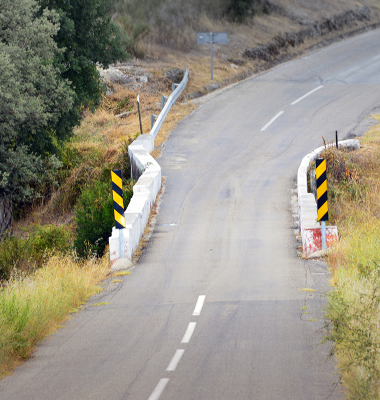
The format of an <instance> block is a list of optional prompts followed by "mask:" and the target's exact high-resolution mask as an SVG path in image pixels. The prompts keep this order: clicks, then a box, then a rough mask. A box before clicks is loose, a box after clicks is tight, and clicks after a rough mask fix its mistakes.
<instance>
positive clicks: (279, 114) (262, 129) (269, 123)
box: [261, 111, 284, 131]
mask: <svg viewBox="0 0 380 400" xmlns="http://www.w3.org/2000/svg"><path fill="white" fill-rule="evenodd" d="M283 113H284V111H280V112H279V113H278V114H277V115H275V116H274V117H273V118H272V119H271V120H270V121H269V122H268V123H267V124H266V125H265V126H264V127H263V128H261V131H265V129H267V128H268V126H269V125H271V124H273V122H274V121H276V119H277V118H278V117H280V116H281V115H282V114H283Z"/></svg>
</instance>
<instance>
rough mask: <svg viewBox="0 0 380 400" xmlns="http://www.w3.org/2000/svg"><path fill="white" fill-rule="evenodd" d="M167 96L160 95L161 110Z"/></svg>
mask: <svg viewBox="0 0 380 400" xmlns="http://www.w3.org/2000/svg"><path fill="white" fill-rule="evenodd" d="M167 100H168V97H166V96H161V111H162V110H163V108H164V106H165V103H166V102H167Z"/></svg>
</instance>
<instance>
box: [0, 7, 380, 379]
mask: <svg viewBox="0 0 380 400" xmlns="http://www.w3.org/2000/svg"><path fill="white" fill-rule="evenodd" d="M84 3H85V6H84V5H83V4H84ZM84 3H83V2H74V1H71V0H69V1H67V0H41V1H35V0H16V1H14V0H0V27H1V29H0V63H1V65H2V67H3V68H2V75H1V76H0V117H1V118H0V237H1V242H0V378H1V377H2V376H4V375H5V374H7V373H9V372H10V371H11V370H12V368H13V367H14V366H15V365H17V364H18V363H19V362H20V361H21V360H23V359H25V358H27V357H29V356H30V354H31V353H32V351H33V349H34V348H35V345H36V344H37V343H38V341H39V340H40V339H42V338H43V337H44V336H45V335H47V334H49V333H51V332H53V331H54V330H55V329H57V327H59V325H60V324H61V323H62V322H63V321H64V320H65V319H66V318H67V315H68V313H70V312H72V311H74V310H76V309H77V308H78V307H79V306H80V305H81V304H82V303H83V302H85V301H86V300H87V299H88V298H89V296H91V295H92V294H94V293H96V292H97V291H99V290H101V288H100V286H99V284H100V282H101V281H102V280H103V279H104V278H105V277H106V276H107V275H108V274H109V255H108V253H107V251H108V249H107V238H108V237H109V236H110V233H111V229H112V226H113V209H112V197H111V183H110V171H111V170H112V169H121V170H122V171H123V186H124V189H125V191H124V194H125V198H124V205H125V207H127V205H128V202H129V200H130V198H131V196H132V189H133V183H134V182H132V181H131V180H130V176H129V171H130V165H129V159H128V145H129V144H130V143H132V141H133V140H134V139H135V138H137V137H138V135H140V134H141V132H140V125H139V120H138V113H137V104H136V95H137V93H139V94H140V99H141V112H142V128H143V132H144V133H147V132H149V131H150V115H151V114H158V113H159V112H160V98H161V95H169V94H170V93H171V84H172V81H171V80H170V79H169V78H167V77H165V75H166V71H167V69H168V68H173V67H177V68H181V69H183V68H184V66H185V65H186V66H188V67H189V70H190V79H189V83H188V87H187V89H186V94H187V95H189V96H190V97H189V98H191V94H194V93H196V92H198V94H199V93H200V95H202V94H205V93H207V91H208V89H207V87H208V86H209V85H210V83H211V82H210V58H209V46H203V47H201V46H197V45H196V39H195V38H196V33H197V32H199V31H206V32H209V31H213V32H221V31H225V32H228V35H229V39H228V40H229V44H228V46H227V45H226V46H224V45H223V46H224V47H223V46H220V47H218V46H215V52H214V57H215V59H214V81H215V82H214V83H218V84H220V85H221V86H225V85H227V84H230V83H233V82H236V81H237V80H240V79H243V78H244V77H246V76H248V75H249V74H252V73H253V72H258V71H262V70H263V69H265V68H269V67H270V66H271V65H272V63H271V62H267V61H265V60H262V59H249V58H247V59H246V58H244V57H243V55H242V54H243V51H244V50H245V49H246V48H247V47H252V46H257V45H258V44H261V43H263V42H269V41H270V40H271V39H272V38H273V37H279V36H278V35H279V34H280V33H281V32H288V31H297V30H299V29H300V28H303V27H304V25H305V24H306V23H309V22H308V21H309V16H308V15H309V14H308V13H310V18H311V20H313V19H315V20H317V19H318V18H321V15H322V14H323V17H324V13H323V12H322V11H320V10H318V11H315V7H313V4H306V3H307V2H306V3H305V1H302V2H300V3H302V7H304V8H302V7H301V5H300V4H298V5H296V6H294V5H293V4H292V3H291V2H290V3H289V4H286V7H282V6H281V7H280V6H278V5H276V4H277V3H276V2H270V1H267V0H254V1H248V0H217V1H212V0H206V1H201V0H192V1H183V0H181V1H179V2H176V1H172V0H154V1H153V0H141V1H136V0H116V1H115V2H109V1H107V0H89V1H86V2H84ZM311 3H312V2H311ZM323 3H329V0H323ZM330 3H331V4H330V5H331V7H330V14H334V13H335V14H336V13H339V12H341V11H344V10H346V9H347V8H348V7H352V4H354V3H355V4H356V2H355V1H354V0H350V1H347V2H342V4H343V5H342V4H341V3H340V2H331V1H330ZM338 3H339V4H338ZM348 3H350V4H348ZM284 4H285V3H284ZM305 4H306V5H305ZM347 4H348V5H347ZM300 7H301V8H302V12H301V13H299V10H300ZM305 7H306V8H305ZM322 8H323V7H322ZM20 10H23V12H19V11H20ZM294 10H295V11H296V13H295V14H294ZM313 10H314V11H313ZM302 13H303V14H305V15H306V17H307V18H306V17H305V18H306V19H305V20H300V19H299V18H301V17H297V18H298V19H297V18H296V17H294V15H303V14H302ZM15 16H17V18H16V17H15ZM301 19H302V18H301ZM305 21H306V22H305ZM365 24H367V20H365V19H363V20H361V19H360V20H357V21H354V22H353V26H351V22H350V23H349V24H348V25H347V24H346V25H345V24H344V23H343V25H342V26H344V29H346V30H349V29H351V28H353V27H356V26H358V27H361V26H365ZM331 25H332V26H333V27H335V26H338V25H334V24H331ZM334 29H335V28H334ZM337 29H338V28H337ZM337 29H336V30H337ZM344 29H343V28H342V31H344ZM328 35H329V33H326V35H325V37H327V38H328V37H329V36H328ZM313 40H314V42H312V41H310V43H309V42H308V43H307V44H304V46H303V47H302V46H301V47H300V50H294V49H293V47H294V46H293V45H292V46H291V47H292V48H290V47H289V46H288V47H289V48H286V49H285V50H286V52H289V53H291V52H292V51H293V50H294V51H293V53H292V54H293V55H295V54H299V53H297V52H296V51H303V50H304V49H305V48H307V46H309V45H311V44H315V43H317V42H318V40H319V39H318V38H315V39H313ZM302 43H303V42H302ZM272 47H273V46H272ZM285 50H284V51H285ZM130 56H131V57H133V59H132V61H131V62H130V64H131V65H133V66H134V67H136V68H137V69H141V67H143V68H142V69H146V70H147V71H149V82H148V83H146V84H142V83H141V82H140V83H137V84H135V85H134V84H124V85H119V84H117V83H111V82H107V87H106V85H105V84H104V82H103V81H102V80H101V79H100V72H99V68H102V69H107V67H108V66H109V65H110V64H117V63H118V62H124V63H125V62H126V61H128V60H131V58H129V57H130ZM141 59H145V60H144V61H143V62H141ZM124 65H125V64H124ZM106 90H109V94H108V95H107V96H106V95H105V94H106ZM195 97H196V96H195ZM183 99H184V97H182V98H181V99H180V101H178V102H177V104H176V105H175V106H173V108H172V109H171V112H170V113H169V115H168V116H167V118H166V120H165V123H164V124H163V126H162V128H161V130H160V132H159V135H158V136H157V138H156V141H155V144H156V149H155V150H154V152H153V153H152V155H153V156H154V157H157V156H158V155H159V153H160V148H161V145H162V143H164V141H165V139H166V137H167V135H168V134H169V133H170V132H171V131H172V130H173V129H174V127H175V126H176V124H177V123H178V122H179V121H181V120H182V119H183V118H184V117H185V116H187V115H189V114H190V113H191V112H192V111H193V110H194V109H195V107H196V106H195V105H193V104H190V103H182V104H181V102H182V100H183ZM121 114H123V116H121ZM369 145H371V146H372V144H369ZM344 157H346V155H344ZM349 163H351V161H349ZM350 165H351V164H350ZM350 168H351V167H350ZM358 176H359V175H358ZM363 176H364V175H363ZM361 177H362V175H360V179H362V178H361ZM355 179H356V178H355ZM355 179H354V181H355V182H357V183H355V185H356V186H355V185H351V186H350V185H348V186H347V187H345V186H344V185H343V184H342V183H337V189H336V193H334V194H332V196H333V195H335V196H336V199H343V198H345V197H349V196H348V195H345V194H344V193H345V191H351V192H352V193H354V192H355V193H356V194H355V196H356V195H359V194H357V191H359V192H358V193H362V192H363V193H366V190H364V189H362V186H361V183H360V182H362V181H360V180H358V179H359V178H358V179H357V180H355ZM363 179H364V178H363ZM351 192H350V193H351ZM360 201H362V200H360ZM353 203H355V202H353ZM347 204H350V203H349V202H348V201H347ZM339 207H341V206H339ZM339 207H337V209H336V214H335V215H336V218H337V219H338V218H339V215H342V214H341V213H339V210H340V209H339ZM352 223H354V221H352ZM368 223H369V222H368ZM343 231H344V229H343V230H342V229H341V228H340V232H343ZM349 231H350V230H349V229H348V228H347V234H346V235H347V236H348V235H349V233H348V232H349ZM343 236H344V235H343ZM379 236H380V230H379ZM343 243H344V242H343V241H342V243H341V245H342V246H343ZM339 251H341V253H339ZM339 251H338V253H336V256H335V257H336V260H337V261H336V262H335V261H334V262H335V264H334V265H335V267H334V268H335V269H336V273H335V275H336V276H335V281H336V282H337V285H338V282H340V281H339V279H343V278H341V277H340V272H339V273H338V271H340V269H341V268H343V267H341V266H340V264H339V263H340V262H341V261H339V260H340V259H341V258H342V259H343V258H344V257H343V256H340V255H339V254H343V252H344V251H345V249H344V248H343V247H342V248H341V250H339ZM332 257H333V256H332ZM332 262H333V261H332ZM367 264H368V263H367ZM367 264H366V265H367ZM342 265H343V264H342ZM363 265H364V264H363ZM368 265H371V266H373V265H372V264H368ZM363 268H364V267H363ZM371 268H372V267H371ZM373 268H374V267H373ZM369 276H371V275H370V274H369ZM366 279H367V278H366ZM368 279H369V278H368ZM342 282H343V280H342ZM334 332H335V331H334Z"/></svg>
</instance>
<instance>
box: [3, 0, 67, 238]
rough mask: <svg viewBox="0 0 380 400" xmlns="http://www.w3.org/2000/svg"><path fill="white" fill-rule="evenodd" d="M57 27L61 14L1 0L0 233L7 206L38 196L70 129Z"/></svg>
mask: <svg viewBox="0 0 380 400" xmlns="http://www.w3.org/2000/svg"><path fill="white" fill-rule="evenodd" d="M58 30H59V23H58V15H57V13H55V12H53V11H49V10H47V9H46V10H43V11H42V12H41V10H40V6H39V4H38V3H37V2H36V1H34V0H0V65H1V74H0V234H1V233H2V230H3V229H4V223H5V225H7V223H8V225H9V222H10V221H11V218H12V215H10V216H9V213H5V214H4V209H5V208H7V209H8V210H9V207H11V206H12V203H13V202H20V201H26V200H30V199H31V198H32V197H33V196H35V195H36V185H37V184H39V183H42V180H43V179H44V178H43V176H44V174H42V172H43V170H44V168H45V167H46V165H47V164H51V165H55V167H57V166H59V165H58V164H59V163H58V162H56V161H57V159H56V158H54V157H53V158H51V154H52V152H53V151H54V149H56V147H57V144H58V143H59V142H60V141H62V140H65V139H66V138H67V136H68V135H69V133H70V131H71V129H72V126H67V125H66V126H65V128H64V129H63V128H62V127H63V125H64V124H63V121H65V119H66V117H67V115H69V114H70V112H71V110H72V109H73V106H74V96H75V93H74V91H73V90H72V89H71V87H70V84H69V83H68V82H67V81H66V80H64V79H63V78H62V77H61V75H60V69H59V67H58V66H57V65H56V59H57V58H58V57H59V56H60V50H59V49H58V46H57V44H56V43H55V41H54V36H55V35H56V34H57V32H58ZM11 214H12V213H11ZM4 218H5V219H6V221H4Z"/></svg>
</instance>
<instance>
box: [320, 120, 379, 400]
mask: <svg viewBox="0 0 380 400" xmlns="http://www.w3.org/2000/svg"><path fill="white" fill-rule="evenodd" d="M376 119H377V120H380V116H376ZM361 143H362V144H363V147H362V148H361V149H360V151H355V152H341V151H340V152H339V153H338V152H337V151H336V150H332V151H330V154H328V157H327V158H328V160H329V161H328V164H327V165H328V170H329V167H330V172H329V171H328V186H329V200H330V199H331V201H330V209H331V210H332V213H331V214H332V217H333V220H332V221H331V222H332V223H334V224H336V225H337V226H338V229H339V236H340V240H339V243H338V244H337V245H336V247H335V249H334V251H333V252H332V253H331V254H330V256H329V264H330V266H331V268H332V273H333V284H334V286H335V290H334V291H333V292H332V294H330V295H329V308H328V314H327V317H328V318H329V319H330V320H331V321H332V325H331V326H328V335H327V336H328V339H329V340H332V341H334V342H335V351H336V354H337V356H338V361H339V367H340V369H341V378H342V382H343V384H344V385H345V387H346V397H347V398H348V399H359V398H360V399H378V398H379V397H380V333H379V332H380V330H379V328H380V326H379V321H380V276H379V267H380V247H379V242H380V198H379V191H380V180H379V177H380V165H379V162H378V160H379V159H380V125H376V126H374V127H372V128H371V130H370V131H369V132H368V133H367V134H366V135H365V137H363V138H361ZM334 153H335V154H334ZM332 166H334V167H332ZM331 169H333V171H331ZM339 177H340V178H339Z"/></svg>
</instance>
